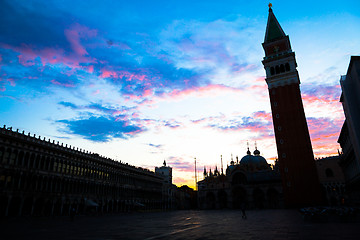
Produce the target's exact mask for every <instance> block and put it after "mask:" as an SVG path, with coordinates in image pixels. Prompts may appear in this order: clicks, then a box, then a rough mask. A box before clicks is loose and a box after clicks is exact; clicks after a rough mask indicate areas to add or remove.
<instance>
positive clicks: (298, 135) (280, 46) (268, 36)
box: [262, 6, 321, 207]
mask: <svg viewBox="0 0 360 240" xmlns="http://www.w3.org/2000/svg"><path fill="white" fill-rule="evenodd" d="M262 45H263V48H264V50H265V57H264V59H263V61H262V63H263V65H264V68H265V70H266V79H265V80H266V83H267V85H268V89H269V96H270V103H271V111H272V119H273V125H274V132H275V138H276V146H277V152H278V159H279V167H280V173H281V177H282V183H283V191H284V199H285V204H286V205H287V206H289V207H293V206H304V205H312V204H317V203H319V202H320V199H321V196H320V184H319V180H318V176H317V171H316V166H315V161H314V155H313V150H312V146H311V141H310V135H309V131H308V126H307V123H306V118H305V113H304V108H303V103H302V99H301V93H300V86H299V84H300V79H299V75H298V72H297V69H296V67H297V63H296V59H295V53H294V52H293V51H292V50H291V45H290V40H289V36H287V35H285V33H284V31H283V29H282V28H281V26H280V24H279V22H278V21H277V19H276V17H275V15H274V13H273V11H272V9H271V6H270V8H269V16H268V22H267V26H266V33H265V40H264V43H263V44H262Z"/></svg>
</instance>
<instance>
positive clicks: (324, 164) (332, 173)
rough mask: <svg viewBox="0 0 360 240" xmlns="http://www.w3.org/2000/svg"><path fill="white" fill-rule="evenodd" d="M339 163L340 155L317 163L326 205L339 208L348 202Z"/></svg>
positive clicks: (317, 160) (318, 160) (322, 159)
mask: <svg viewBox="0 0 360 240" xmlns="http://www.w3.org/2000/svg"><path fill="white" fill-rule="evenodd" d="M339 161H340V155H338V156H331V157H325V158H318V159H316V161H315V163H316V168H317V171H318V175H319V181H320V184H321V186H322V193H323V194H324V199H325V202H324V204H326V205H331V206H337V205H342V204H344V203H345V202H346V201H347V196H346V191H345V190H346V189H345V177H344V174H343V171H342V169H341V167H340V165H339Z"/></svg>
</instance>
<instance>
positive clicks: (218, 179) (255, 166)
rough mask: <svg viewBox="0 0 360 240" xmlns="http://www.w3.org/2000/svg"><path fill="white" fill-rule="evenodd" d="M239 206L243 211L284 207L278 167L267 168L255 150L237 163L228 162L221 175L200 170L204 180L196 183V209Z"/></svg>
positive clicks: (236, 207)
mask: <svg viewBox="0 0 360 240" xmlns="http://www.w3.org/2000/svg"><path fill="white" fill-rule="evenodd" d="M243 203H245V204H246V205H247V208H260V209H261V208H282V207H284V202H283V192H282V184H281V178H280V172H279V169H278V166H277V164H276V165H275V166H273V168H271V167H270V165H269V164H268V163H267V162H266V160H265V158H263V157H262V156H260V151H259V150H257V149H256V150H255V151H254V155H252V154H251V152H250V151H249V149H248V151H247V154H246V155H245V156H244V157H243V158H242V159H241V160H240V162H239V161H238V159H237V161H236V162H234V161H233V160H232V161H231V162H230V166H227V169H226V173H225V174H224V173H222V172H219V171H218V170H217V169H215V171H214V172H212V171H211V169H210V171H209V172H207V170H206V169H204V180H202V181H199V182H198V205H199V208H200V209H221V208H233V209H238V208H240V207H241V204H243Z"/></svg>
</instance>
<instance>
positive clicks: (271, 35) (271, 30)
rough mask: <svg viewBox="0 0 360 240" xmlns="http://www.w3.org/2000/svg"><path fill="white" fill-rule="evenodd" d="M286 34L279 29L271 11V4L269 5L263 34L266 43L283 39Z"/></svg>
mask: <svg viewBox="0 0 360 240" xmlns="http://www.w3.org/2000/svg"><path fill="white" fill-rule="evenodd" d="M285 36H286V34H285V32H284V30H283V29H282V28H281V26H280V24H279V22H278V20H277V19H276V17H275V15H274V13H273V10H272V4H271V3H269V16H268V21H267V25H266V33H265V40H264V43H266V42H271V41H273V40H276V39H278V38H281V37H285Z"/></svg>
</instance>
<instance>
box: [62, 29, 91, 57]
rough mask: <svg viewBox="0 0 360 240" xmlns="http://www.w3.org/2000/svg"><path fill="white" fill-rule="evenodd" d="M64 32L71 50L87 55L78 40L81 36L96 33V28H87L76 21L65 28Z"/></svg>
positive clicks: (85, 36) (84, 36) (86, 36)
mask: <svg viewBox="0 0 360 240" xmlns="http://www.w3.org/2000/svg"><path fill="white" fill-rule="evenodd" d="M64 34H65V36H66V38H67V40H68V41H69V43H70V45H71V48H72V50H73V51H74V52H75V53H77V54H78V55H80V56H84V55H88V52H87V51H86V49H85V47H84V46H82V45H81V42H80V40H81V39H82V38H88V37H89V38H93V37H96V35H97V30H94V29H89V28H88V27H86V26H82V25H80V24H78V23H76V24H74V25H72V26H71V27H70V29H66V30H65V31H64Z"/></svg>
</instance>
